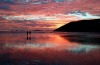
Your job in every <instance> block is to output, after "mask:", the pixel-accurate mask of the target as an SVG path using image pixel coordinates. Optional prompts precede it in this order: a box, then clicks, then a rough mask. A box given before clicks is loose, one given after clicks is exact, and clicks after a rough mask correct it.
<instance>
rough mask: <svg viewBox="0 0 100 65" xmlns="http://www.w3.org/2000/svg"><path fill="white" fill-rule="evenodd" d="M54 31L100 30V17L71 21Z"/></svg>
mask: <svg viewBox="0 0 100 65" xmlns="http://www.w3.org/2000/svg"><path fill="white" fill-rule="evenodd" d="M54 31H59V32H100V19H94V20H81V21H77V22H70V23H68V24H66V25H64V26H62V27H60V28H58V29H56V30H54Z"/></svg>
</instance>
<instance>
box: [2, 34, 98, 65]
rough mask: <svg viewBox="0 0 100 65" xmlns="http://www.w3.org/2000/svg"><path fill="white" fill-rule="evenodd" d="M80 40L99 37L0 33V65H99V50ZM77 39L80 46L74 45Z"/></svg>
mask: <svg viewBox="0 0 100 65" xmlns="http://www.w3.org/2000/svg"><path fill="white" fill-rule="evenodd" d="M87 35H88V36H87ZM84 36H87V37H88V38H89V37H90V38H93V39H94V38H95V39H96V38H99V37H100V36H99V34H83V33H31V34H29V35H27V33H18V34H15V33H8V34H6V33H2V34H0V61H1V62H0V65H94V62H95V64H96V65H99V64H100V62H99V60H100V51H99V50H100V46H99V45H98V44H96V45H95V43H97V42H93V43H94V44H91V43H92V40H89V41H85V40H87V38H84ZM73 39H75V40H73ZM80 39H84V40H83V41H84V42H81V41H80V42H78V41H77V40H80ZM88 42H89V43H88ZM90 42H91V43H90ZM84 43H85V44H84ZM86 43H87V44H86ZM81 58H82V59H81ZM87 60H88V61H87Z"/></svg>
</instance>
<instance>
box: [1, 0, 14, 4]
mask: <svg viewBox="0 0 100 65" xmlns="http://www.w3.org/2000/svg"><path fill="white" fill-rule="evenodd" d="M0 3H14V2H13V0H0Z"/></svg>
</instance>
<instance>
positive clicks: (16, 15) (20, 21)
mask: <svg viewBox="0 0 100 65" xmlns="http://www.w3.org/2000/svg"><path fill="white" fill-rule="evenodd" d="M98 18H100V0H22V1H21V0H20V1H19V0H0V31H6V30H54V29H56V28H58V27H60V26H62V25H64V24H67V23H69V22H72V21H77V20H83V19H98Z"/></svg>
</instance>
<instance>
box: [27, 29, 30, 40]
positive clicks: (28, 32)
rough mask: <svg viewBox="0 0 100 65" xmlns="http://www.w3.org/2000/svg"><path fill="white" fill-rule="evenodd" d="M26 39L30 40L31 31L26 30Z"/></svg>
mask: <svg viewBox="0 0 100 65" xmlns="http://www.w3.org/2000/svg"><path fill="white" fill-rule="evenodd" d="M27 40H31V31H27Z"/></svg>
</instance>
